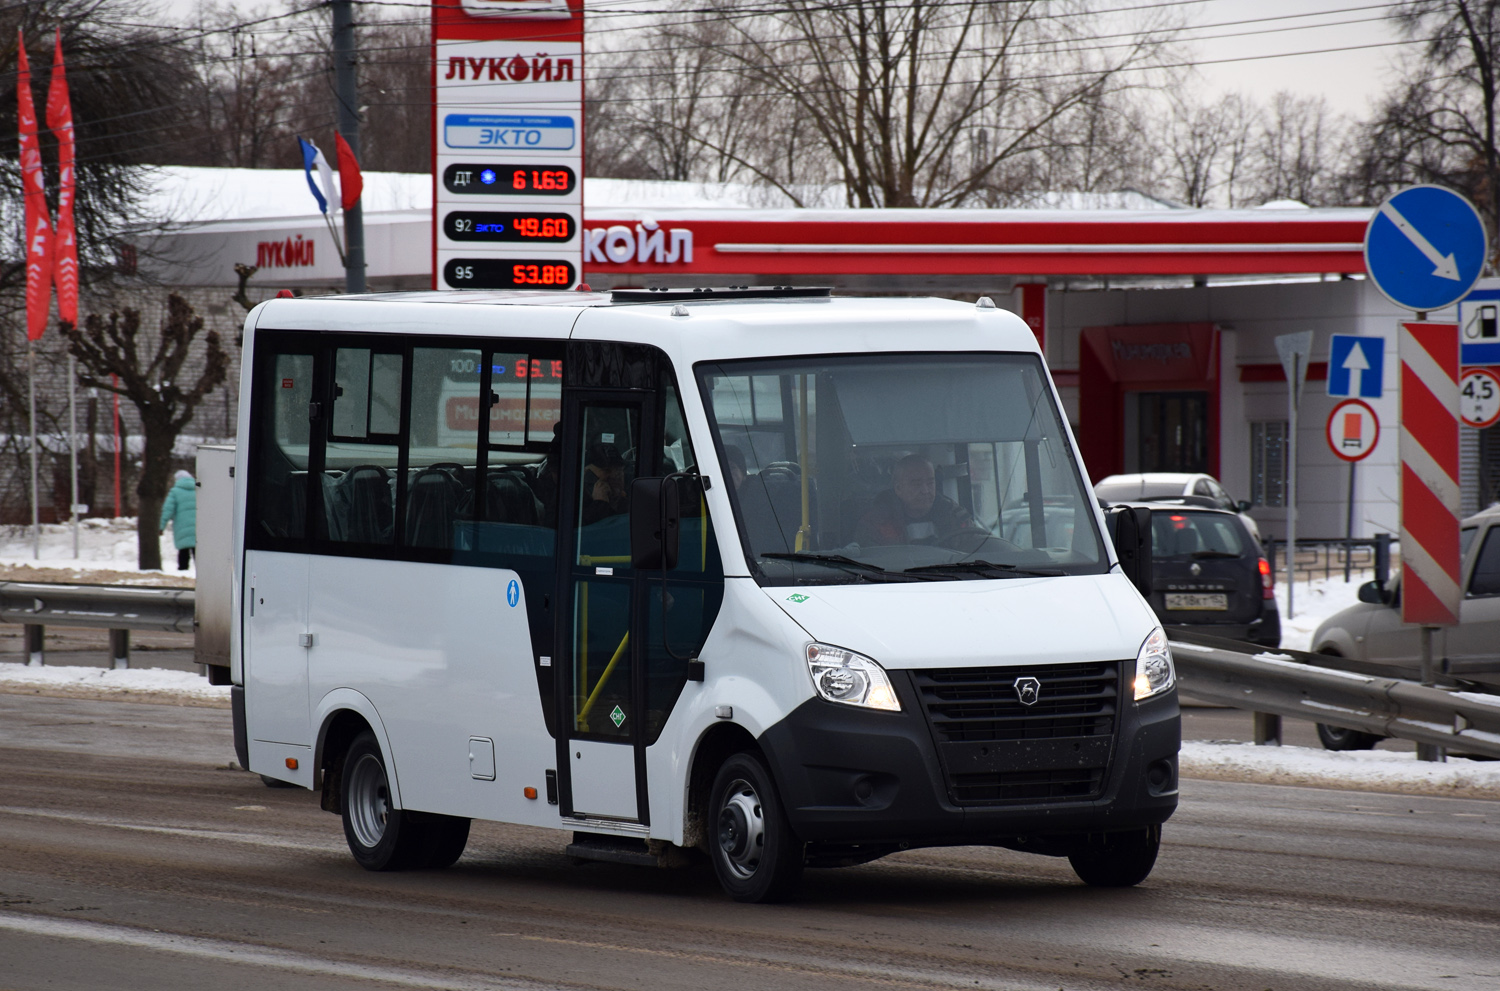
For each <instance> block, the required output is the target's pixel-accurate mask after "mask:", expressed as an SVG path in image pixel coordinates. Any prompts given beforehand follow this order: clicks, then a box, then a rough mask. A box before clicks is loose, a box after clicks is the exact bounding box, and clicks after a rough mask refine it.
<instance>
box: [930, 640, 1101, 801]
mask: <svg viewBox="0 0 1500 991" xmlns="http://www.w3.org/2000/svg"><path fill="white" fill-rule="evenodd" d="M1122 668H1123V665H1122V664H1121V663H1120V662H1118V661H1106V662H1095V663H1088V664H1058V665H1036V666H1020V667H991V668H944V669H938V670H915V671H912V678H913V681H914V683H915V687H916V689H917V694H918V696H919V697H920V698H921V700H922V709H923V711H924V712H925V713H926V715H927V720H928V722H929V724H930V725H931V726H932V729H933V734H934V736H935V737H936V739H937V744H938V753H939V755H940V757H941V759H942V762H943V770H944V773H945V774H946V775H947V777H948V791H949V794H950V795H951V796H952V798H953V801H954V802H956V803H958V804H964V805H966V804H973V803H978V802H1005V801H1028V800H1038V799H1048V798H1088V797H1092V796H1096V795H1098V794H1099V793H1100V791H1101V790H1102V789H1103V787H1104V781H1105V779H1106V777H1107V776H1108V774H1107V772H1108V769H1109V761H1110V756H1111V754H1112V753H1113V750H1114V747H1113V740H1114V736H1115V730H1116V717H1117V713H1118V703H1119V698H1120V692H1119V686H1120V684H1121V677H1122ZM1029 678H1034V679H1036V682H1037V684H1038V687H1037V692H1036V701H1035V702H1034V703H1033V704H1032V705H1025V704H1023V703H1022V702H1021V699H1020V696H1019V693H1018V691H1017V689H1016V682H1017V681H1018V680H1022V679H1029Z"/></svg>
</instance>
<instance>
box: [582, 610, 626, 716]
mask: <svg viewBox="0 0 1500 991" xmlns="http://www.w3.org/2000/svg"><path fill="white" fill-rule="evenodd" d="M629 642H630V634H629V633H626V634H625V635H624V636H623V637H621V638H620V646H618V647H616V648H615V656H614V657H611V658H610V659H609V663H608V664H606V665H605V666H604V673H603V674H601V675H600V676H599V682H598V684H596V685H594V690H593V691H592V692H590V693H589V697H588V701H587V702H585V703H583V708H582V709H579V710H578V728H579V729H581V730H583V731H584V732H585V733H587V732H588V731H589V713H590V712H591V711H592V710H593V708H594V703H595V702H597V701H599V693H600V692H601V691H603V690H604V683H605V682H606V681H608V680H609V676H610V675H612V674H614V672H615V665H616V664H619V663H620V658H621V657H624V656H625V645H626V644H628V643H629Z"/></svg>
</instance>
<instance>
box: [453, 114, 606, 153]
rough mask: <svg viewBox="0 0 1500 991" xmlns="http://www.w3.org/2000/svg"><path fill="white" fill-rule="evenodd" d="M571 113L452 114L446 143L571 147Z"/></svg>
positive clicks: (540, 148) (573, 132)
mask: <svg viewBox="0 0 1500 991" xmlns="http://www.w3.org/2000/svg"><path fill="white" fill-rule="evenodd" d="M576 130H577V127H576V125H575V124H574V122H573V118H572V117H571V116H566V115H544V114H448V115H447V116H445V117H444V118H443V143H444V144H446V145H447V146H448V147H449V148H497V149H499V148H503V149H507V150H508V149H527V150H531V151H568V150H569V149H571V148H572V147H573V145H574V144H575V143H576V140H577V138H576Z"/></svg>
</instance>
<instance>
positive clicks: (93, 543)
mask: <svg viewBox="0 0 1500 991" xmlns="http://www.w3.org/2000/svg"><path fill="white" fill-rule="evenodd" d="M41 544H42V548H41V549H42V553H41V558H40V559H38V558H36V557H35V556H34V552H33V545H32V538H31V527H30V526H8V527H4V528H0V570H6V569H12V568H34V567H42V568H60V569H69V570H74V571H77V572H80V575H79V579H78V580H80V581H89V580H90V579H89V578H88V572H91V571H114V572H121V571H124V572H135V573H136V574H137V575H142V576H146V575H153V574H155V575H163V574H165V575H174V576H187V577H193V576H195V575H196V570H195V563H194V562H189V564H188V569H187V570H186V571H178V570H177V548H176V547H175V546H174V545H173V544H172V531H171V529H170V528H168V530H167V532H166V533H165V534H163V535H162V537H161V561H162V564H163V565H165V566H166V567H165V568H164V569H163V570H162V571H157V572H150V571H144V572H143V571H141V570H140V569H139V568H137V567H136V562H137V561H138V560H139V558H138V557H137V555H136V535H135V517H133V516H121V517H116V518H114V519H101V518H98V517H90V518H88V519H84V520H79V522H78V557H77V558H74V557H73V528H72V527H71V526H70V525H69V524H67V523H45V524H43V525H42V540H41ZM110 580H111V581H117V580H120V579H115V578H111V579H110Z"/></svg>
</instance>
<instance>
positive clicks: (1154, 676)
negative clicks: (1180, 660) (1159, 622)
mask: <svg viewBox="0 0 1500 991" xmlns="http://www.w3.org/2000/svg"><path fill="white" fill-rule="evenodd" d="M1175 684H1177V669H1176V668H1174V667H1173V666H1172V650H1171V648H1170V647H1168V646H1167V635H1166V633H1164V632H1163V631H1162V628H1161V627H1159V626H1158V627H1157V628H1156V629H1154V630H1152V631H1151V635H1150V636H1148V637H1147V638H1146V640H1145V642H1144V643H1142V644H1141V649H1140V651H1139V652H1138V653H1137V654H1136V655H1135V700H1136V701H1137V702H1139V701H1140V700H1141V699H1148V698H1151V696H1153V695H1160V694H1161V693H1162V692H1165V691H1168V690H1170V689H1171V687H1172V686H1173V685H1175Z"/></svg>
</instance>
